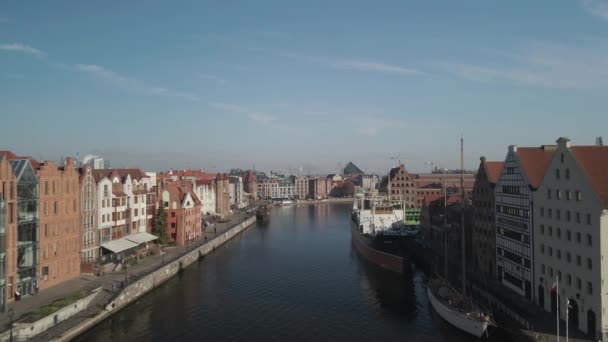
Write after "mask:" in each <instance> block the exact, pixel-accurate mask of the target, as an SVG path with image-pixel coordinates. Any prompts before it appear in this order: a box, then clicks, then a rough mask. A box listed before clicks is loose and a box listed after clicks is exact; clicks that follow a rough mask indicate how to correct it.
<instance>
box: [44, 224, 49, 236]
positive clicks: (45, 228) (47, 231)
mask: <svg viewBox="0 0 608 342" xmlns="http://www.w3.org/2000/svg"><path fill="white" fill-rule="evenodd" d="M47 236H49V227H48V225H47V224H46V223H45V224H44V237H47Z"/></svg>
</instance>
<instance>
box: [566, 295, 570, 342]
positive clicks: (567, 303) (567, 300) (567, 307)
mask: <svg viewBox="0 0 608 342" xmlns="http://www.w3.org/2000/svg"><path fill="white" fill-rule="evenodd" d="M569 309H570V298H568V299H566V342H568V311H569Z"/></svg>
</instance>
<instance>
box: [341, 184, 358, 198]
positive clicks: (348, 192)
mask: <svg viewBox="0 0 608 342" xmlns="http://www.w3.org/2000/svg"><path fill="white" fill-rule="evenodd" d="M342 194H343V195H344V197H353V196H355V185H354V184H353V183H351V182H344V184H342Z"/></svg>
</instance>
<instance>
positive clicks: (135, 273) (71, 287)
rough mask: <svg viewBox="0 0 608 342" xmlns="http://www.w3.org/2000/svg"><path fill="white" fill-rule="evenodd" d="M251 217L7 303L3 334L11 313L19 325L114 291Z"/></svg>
mask: <svg viewBox="0 0 608 342" xmlns="http://www.w3.org/2000/svg"><path fill="white" fill-rule="evenodd" d="M248 216H250V215H246V213H245V212H236V213H234V214H233V215H232V216H231V217H229V218H228V220H227V221H226V222H222V223H216V224H215V225H214V226H211V227H208V228H207V229H206V230H205V231H204V236H203V237H201V238H200V239H198V240H197V241H193V242H191V243H189V244H188V245H187V246H176V247H166V248H165V254H164V255H150V256H147V257H145V258H144V259H141V260H138V263H137V264H135V265H133V266H129V267H128V268H127V269H126V270H121V271H119V272H110V273H106V274H103V275H101V276H94V275H82V276H79V277H78V278H74V279H72V280H69V281H67V282H64V283H62V284H59V285H56V286H54V287H51V288H48V289H45V290H42V291H40V292H39V293H38V294H37V295H33V296H27V297H23V298H21V300H19V301H14V302H12V303H10V304H8V308H9V309H8V310H7V311H6V312H2V313H0V332H1V331H5V330H7V329H8V328H9V326H10V320H11V318H10V314H9V312H10V311H12V312H13V317H12V318H13V321H14V322H16V321H18V320H19V319H22V318H25V317H27V316H28V315H29V314H30V313H31V312H32V311H33V310H35V309H37V308H39V307H42V306H45V305H48V304H51V303H52V302H53V301H55V300H57V299H61V298H65V297H67V296H69V295H71V294H74V293H77V292H80V291H91V290H93V289H95V288H97V287H99V286H103V288H104V290H106V291H108V292H113V290H114V288H113V284H120V285H119V286H122V285H123V284H124V281H125V279H129V282H131V281H134V280H136V279H138V278H140V277H142V276H144V275H146V274H148V273H150V272H152V271H154V270H156V269H158V268H159V267H160V266H162V265H163V264H166V263H168V262H170V261H172V260H175V259H177V258H179V257H180V256H182V255H184V254H186V253H187V252H188V251H190V250H192V249H194V248H196V247H199V246H201V245H202V244H204V243H205V242H206V241H208V240H211V239H213V238H214V237H215V236H217V235H219V234H223V233H224V232H226V231H227V230H228V229H230V228H232V227H234V226H235V225H237V224H239V223H241V222H243V221H244V220H245V219H246V218H247V217H248ZM205 238H206V239H205ZM114 286H116V285H114ZM11 309H12V310H11Z"/></svg>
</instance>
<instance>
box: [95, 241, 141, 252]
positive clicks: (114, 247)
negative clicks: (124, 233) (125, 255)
mask: <svg viewBox="0 0 608 342" xmlns="http://www.w3.org/2000/svg"><path fill="white" fill-rule="evenodd" d="M137 246H139V244H138V243H134V242H131V241H129V240H127V239H125V238H121V239H116V240H112V241H110V242H106V243H103V244H101V247H103V248H105V249H107V250H109V251H110V252H112V253H120V252H122V251H125V250H127V249H130V248H133V247H137Z"/></svg>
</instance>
